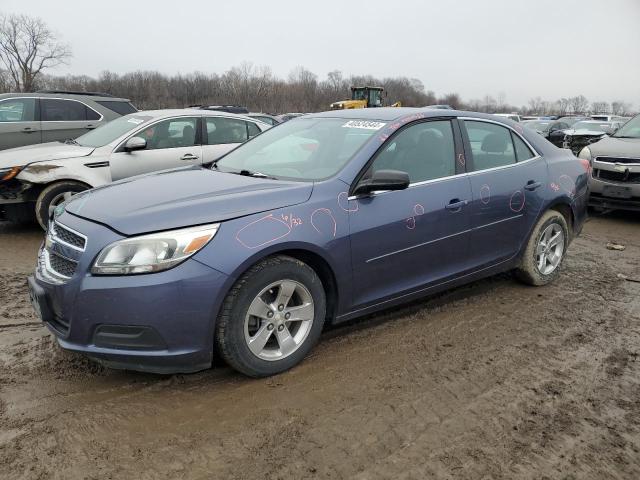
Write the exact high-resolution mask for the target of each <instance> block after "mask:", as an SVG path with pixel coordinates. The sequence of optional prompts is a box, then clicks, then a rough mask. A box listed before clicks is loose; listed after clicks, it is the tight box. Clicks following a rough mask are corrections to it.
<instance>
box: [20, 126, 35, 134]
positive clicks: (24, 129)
mask: <svg viewBox="0 0 640 480" xmlns="http://www.w3.org/2000/svg"><path fill="white" fill-rule="evenodd" d="M36 131H37V130H34V129H33V128H31V127H25V128H23V129H22V133H36Z"/></svg>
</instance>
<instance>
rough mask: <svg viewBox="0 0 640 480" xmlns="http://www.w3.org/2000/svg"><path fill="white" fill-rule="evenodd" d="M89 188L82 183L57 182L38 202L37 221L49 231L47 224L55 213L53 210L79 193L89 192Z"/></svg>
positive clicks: (41, 193) (43, 191) (47, 188)
mask: <svg viewBox="0 0 640 480" xmlns="http://www.w3.org/2000/svg"><path fill="white" fill-rule="evenodd" d="M88 189H89V187H88V186H86V185H85V184H83V183H80V182H74V181H71V180H69V181H64V182H56V183H52V184H51V185H49V186H47V187H46V188H45V189H44V190H42V192H40V195H38V200H37V201H36V219H37V220H38V223H39V224H40V226H41V227H42V228H43V229H45V230H46V229H47V223H49V217H50V216H51V213H52V212H53V209H54V208H56V207H57V206H58V205H60V204H61V203H62V202H64V201H65V200H68V199H69V198H71V197H72V196H73V195H75V194H76V193H79V192H83V191H85V190H88Z"/></svg>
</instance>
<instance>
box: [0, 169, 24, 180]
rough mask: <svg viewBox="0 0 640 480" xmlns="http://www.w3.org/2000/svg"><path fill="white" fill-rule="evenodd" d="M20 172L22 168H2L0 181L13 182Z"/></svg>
mask: <svg viewBox="0 0 640 480" xmlns="http://www.w3.org/2000/svg"><path fill="white" fill-rule="evenodd" d="M20 170H22V167H9V168H0V181H2V182H4V181H5V180H11V179H12V178H13V177H15V176H16V175H18V174H19V173H20Z"/></svg>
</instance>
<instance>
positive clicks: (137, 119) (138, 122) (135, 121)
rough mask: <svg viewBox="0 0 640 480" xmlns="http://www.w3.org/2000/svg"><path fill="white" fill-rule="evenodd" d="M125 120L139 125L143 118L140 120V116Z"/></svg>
mask: <svg viewBox="0 0 640 480" xmlns="http://www.w3.org/2000/svg"><path fill="white" fill-rule="evenodd" d="M127 122H129V123H134V124H136V125H140V124H141V123H143V122H144V120H142V119H140V118H130V119H129V120H127Z"/></svg>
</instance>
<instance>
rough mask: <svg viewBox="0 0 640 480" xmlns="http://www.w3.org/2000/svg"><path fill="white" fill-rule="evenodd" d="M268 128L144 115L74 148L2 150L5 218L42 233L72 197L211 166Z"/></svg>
mask: <svg viewBox="0 0 640 480" xmlns="http://www.w3.org/2000/svg"><path fill="white" fill-rule="evenodd" d="M66 101H68V100H66ZM268 128H270V125H267V124H266V123H263V122H260V121H257V120H255V119H253V118H251V117H248V116H239V115H234V114H231V113H224V112H219V111H206V110H197V111H196V110H192V109H183V110H156V111H142V112H136V113H131V114H129V115H125V116H123V117H120V118H117V119H115V120H112V121H111V122H109V123H106V124H105V125H103V126H101V127H100V128H96V129H95V130H92V131H89V132H88V133H85V134H84V135H81V136H79V137H78V138H76V139H75V140H74V139H68V140H66V141H63V142H60V141H58V142H49V143H43V144H38V145H31V146H28V147H23V148H15V149H9V150H4V151H2V152H0V211H1V212H2V213H3V216H4V217H5V218H7V219H10V220H26V219H28V218H30V217H32V216H33V215H34V214H35V218H36V219H37V220H38V222H39V223H40V225H41V226H42V227H43V228H45V227H46V225H47V222H48V218H49V213H50V212H51V211H52V209H53V208H55V207H56V205H58V204H60V203H62V202H63V201H65V200H66V199H68V198H69V197H70V196H71V195H74V194H76V193H78V192H81V191H84V190H87V189H89V188H94V187H99V186H102V185H106V184H108V183H110V182H113V181H116V180H121V179H123V178H127V177H131V176H134V175H139V174H143V173H148V172H152V171H156V170H163V169H168V168H174V167H179V166H184V165H203V164H204V165H206V164H211V162H213V161H215V160H216V159H218V158H220V157H221V156H222V155H224V154H225V153H227V152H229V151H230V150H232V149H233V148H235V147H237V146H238V145H239V144H241V143H243V142H245V141H247V140H248V139H250V138H252V137H254V136H255V135H258V134H259V133H261V132H263V131H264V130H267V129H268Z"/></svg>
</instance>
